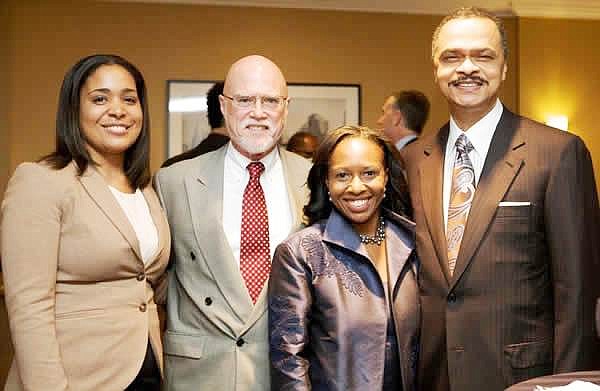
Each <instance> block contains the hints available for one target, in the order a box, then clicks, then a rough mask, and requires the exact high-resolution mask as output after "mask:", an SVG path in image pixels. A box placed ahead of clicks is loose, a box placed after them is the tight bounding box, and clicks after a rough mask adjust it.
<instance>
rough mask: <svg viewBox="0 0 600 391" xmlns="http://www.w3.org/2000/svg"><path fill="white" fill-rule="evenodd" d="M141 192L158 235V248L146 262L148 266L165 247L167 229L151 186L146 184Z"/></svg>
mask: <svg viewBox="0 0 600 391" xmlns="http://www.w3.org/2000/svg"><path fill="white" fill-rule="evenodd" d="M142 193H143V194H144V198H145V199H146V203H147V204H148V209H149V210H150V216H151V217H152V221H153V222H154V226H155V227H156V233H157V235H158V248H157V251H156V253H155V254H154V256H153V258H152V260H151V261H150V262H149V263H148V266H150V265H152V263H154V262H156V261H157V260H158V259H159V258H160V256H161V254H162V252H163V251H164V249H165V248H166V247H167V240H168V237H169V229H168V226H167V222H166V219H165V216H164V214H163V211H162V208H161V207H160V202H159V201H158V197H157V196H156V193H154V190H153V189H152V187H151V186H146V187H145V188H144V190H142Z"/></svg>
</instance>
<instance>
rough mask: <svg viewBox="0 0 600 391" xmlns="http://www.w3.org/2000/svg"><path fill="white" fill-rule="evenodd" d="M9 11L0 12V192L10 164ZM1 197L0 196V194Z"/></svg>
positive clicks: (2, 190)
mask: <svg viewBox="0 0 600 391" xmlns="http://www.w3.org/2000/svg"><path fill="white" fill-rule="evenodd" d="M9 21H10V18H9V12H1V13H0V86H2V90H3V92H2V93H0V194H4V187H5V184H6V181H7V179H8V173H9V166H10V143H9V141H10V139H9V136H8V134H9V131H10V128H9V126H8V112H9V109H8V104H9V102H10V101H9V96H10V94H9V93H8V91H10V89H11V85H10V83H11V80H10V71H9V59H10V57H11V50H10V45H11V39H10V35H9V34H10V27H9ZM0 199H1V196H0Z"/></svg>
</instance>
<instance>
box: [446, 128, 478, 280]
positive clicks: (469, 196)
mask: <svg viewBox="0 0 600 391" xmlns="http://www.w3.org/2000/svg"><path fill="white" fill-rule="evenodd" d="M472 150H473V144H471V142H470V141H469V139H468V138H467V136H465V135H464V134H461V135H460V137H458V139H457V140H456V157H455V160H454V170H453V173H452V190H451V193H450V206H449V207H448V227H447V230H446V241H447V242H448V268H449V269H450V275H452V274H453V273H454V268H455V267H456V258H458V250H460V243H461V242H462V238H463V234H464V232H465V226H466V225H467V217H468V216H469V210H470V209H471V202H473V197H474V196H475V171H474V170H473V164H472V163H471V159H469V152H471V151H472Z"/></svg>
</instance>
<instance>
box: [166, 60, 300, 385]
mask: <svg viewBox="0 0 600 391" xmlns="http://www.w3.org/2000/svg"><path fill="white" fill-rule="evenodd" d="M288 101H289V99H288V91H287V84H286V81H285V78H284V76H283V74H282V73H281V70H280V69H279V68H278V67H277V65H275V64H274V63H273V62H272V61H270V60H269V59H267V58H265V57H262V56H257V55H253V56H248V57H244V58H242V59H240V60H238V61H236V62H235V63H234V64H233V65H232V66H231V68H230V69H229V72H228V74H227V78H226V80H225V86H224V89H223V93H222V94H221V95H220V96H219V103H220V107H221V111H222V113H223V114H224V116H225V124H226V127H227V132H228V134H229V137H230V141H229V142H228V143H227V144H226V145H224V146H223V147H221V148H219V149H217V150H216V151H213V152H209V153H207V154H204V155H201V156H198V157H196V158H194V159H190V160H185V161H182V162H179V163H177V164H174V165H172V166H170V167H167V168H163V169H161V170H160V171H159V172H158V174H157V175H156V178H155V185H156V189H157V192H158V194H159V197H160V199H161V201H162V204H163V207H164V208H165V211H166V213H167V217H168V220H169V225H170V227H171V236H172V258H171V262H172V264H173V266H172V270H171V271H170V272H169V287H168V293H167V330H166V333H165V338H164V344H165V348H164V351H165V373H166V379H165V381H166V388H167V389H168V390H170V391H179V390H183V391H192V390H193V391H196V390H214V391H217V390H218V391H239V390H244V391H265V390H269V388H270V376H269V366H270V364H269V343H268V333H267V331H268V330H267V324H268V322H267V311H266V309H267V303H266V284H267V279H268V276H269V271H270V267H271V257H272V255H273V252H274V251H275V247H276V246H277V245H278V244H279V243H280V242H281V241H283V240H284V239H285V238H286V237H287V236H288V235H289V234H290V233H292V232H293V231H295V230H296V229H298V228H299V227H300V224H301V222H302V216H303V214H302V207H303V206H304V204H305V202H306V201H307V196H308V189H307V188H306V186H305V183H306V178H307V176H308V170H309V168H310V163H309V162H308V161H307V160H306V159H303V158H302V157H300V156H298V155H295V154H293V153H291V152H288V151H286V150H284V149H283V148H279V147H278V141H279V139H280V137H281V134H282V132H283V127H284V124H285V120H286V117H287V113H288Z"/></svg>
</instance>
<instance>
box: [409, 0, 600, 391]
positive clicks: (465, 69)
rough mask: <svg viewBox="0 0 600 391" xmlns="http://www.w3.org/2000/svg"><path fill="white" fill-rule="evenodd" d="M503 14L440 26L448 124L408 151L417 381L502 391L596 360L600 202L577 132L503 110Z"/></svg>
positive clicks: (438, 387) (439, 390)
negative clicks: (417, 302)
mask: <svg viewBox="0 0 600 391" xmlns="http://www.w3.org/2000/svg"><path fill="white" fill-rule="evenodd" d="M507 56H508V48H507V43H506V33H505V30H504V26H503V24H502V21H501V20H500V19H498V18H497V17H496V16H494V15H492V14H490V13H488V12H486V11H484V10H481V9H478V8H473V7H469V8H461V9H459V10H457V11H455V12H454V13H452V14H451V15H449V16H447V17H446V18H444V19H443V20H442V22H441V23H440V25H439V26H438V27H437V29H436V30H435V33H434V36H433V42H432V59H433V64H434V75H435V80H436V82H437V84H438V86H439V88H440V90H441V92H442V94H443V95H444V96H445V97H446V100H447V101H448V108H449V111H450V121H449V123H447V124H446V125H445V126H443V127H442V128H441V129H440V130H439V131H438V132H436V133H434V134H431V135H426V136H423V137H421V138H419V140H418V141H416V142H415V143H413V144H411V145H410V146H408V147H406V148H405V149H403V150H402V152H401V154H402V155H403V157H404V160H405V163H406V166H407V172H408V180H409V187H410V192H411V198H412V205H413V208H414V216H415V222H416V231H417V232H416V237H417V251H418V253H419V258H420V260H421V264H420V268H419V289H420V293H421V294H420V296H421V308H422V323H421V350H420V355H419V386H420V388H421V389H422V390H426V391H446V390H452V391H459V390H460V391H470V390H503V389H505V388H506V387H508V386H510V385H511V384H514V383H518V382H521V381H523V380H526V379H530V378H535V377H538V376H544V375H550V374H554V373H561V372H572V371H580V370H590V369H597V368H599V364H600V362H599V361H598V356H599V352H600V348H599V342H600V341H599V339H598V337H597V336H596V333H595V331H594V307H595V302H596V298H597V297H599V296H600V284H598V276H599V275H600V246H598V238H600V207H599V205H598V195H597V189H596V184H595V180H594V172H593V168H592V162H591V158H590V154H589V151H588V149H587V148H586V146H585V144H584V143H583V141H582V140H581V139H580V138H579V137H577V136H576V135H573V134H570V133H567V132H562V131H559V130H557V129H553V128H550V127H547V126H545V125H542V124H540V123H537V122H534V121H532V120H529V119H527V118H524V117H521V116H519V115H516V114H514V113H512V112H511V111H509V110H508V109H507V108H506V107H504V106H503V105H502V103H501V102H500V100H499V98H498V92H499V90H500V87H501V85H502V83H503V81H504V80H505V78H506V72H507Z"/></svg>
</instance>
